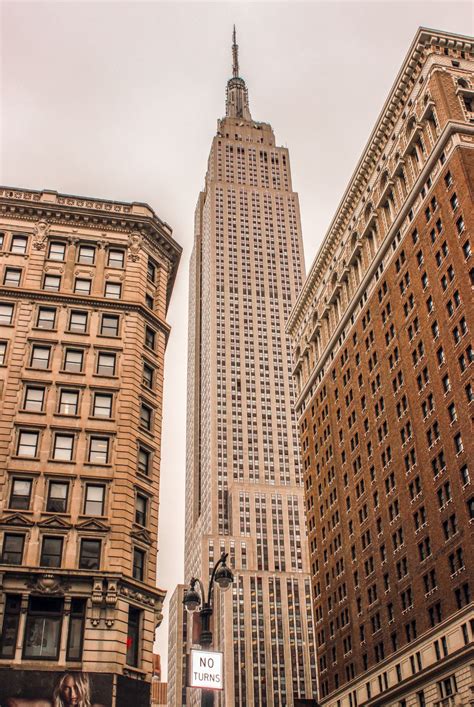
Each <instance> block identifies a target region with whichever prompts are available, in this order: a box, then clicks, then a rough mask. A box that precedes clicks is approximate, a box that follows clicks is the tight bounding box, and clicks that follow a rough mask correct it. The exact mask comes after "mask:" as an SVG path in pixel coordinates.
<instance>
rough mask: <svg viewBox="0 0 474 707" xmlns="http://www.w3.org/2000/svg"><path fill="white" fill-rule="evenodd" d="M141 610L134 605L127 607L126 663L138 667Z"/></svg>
mask: <svg viewBox="0 0 474 707" xmlns="http://www.w3.org/2000/svg"><path fill="white" fill-rule="evenodd" d="M140 623H141V611H140V609H136V608H135V607H134V606H129V608H128V631H127V658H126V661H127V665H130V666H132V667H134V668H138V665H139V647H140Z"/></svg>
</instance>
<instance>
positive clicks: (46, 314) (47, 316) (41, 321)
mask: <svg viewBox="0 0 474 707" xmlns="http://www.w3.org/2000/svg"><path fill="white" fill-rule="evenodd" d="M36 326H37V327H38V328H39V329H54V328H55V326H56V310H55V309H54V308H52V307H39V308H38V318H37V320H36Z"/></svg>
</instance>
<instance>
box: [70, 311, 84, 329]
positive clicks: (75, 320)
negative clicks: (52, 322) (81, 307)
mask: <svg viewBox="0 0 474 707" xmlns="http://www.w3.org/2000/svg"><path fill="white" fill-rule="evenodd" d="M87 316H88V315H87V312H79V311H77V310H73V311H72V312H71V316H70V317H69V331H73V332H78V333H79V334H85V333H86V331H87Z"/></svg>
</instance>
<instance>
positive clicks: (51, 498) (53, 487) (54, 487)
mask: <svg viewBox="0 0 474 707" xmlns="http://www.w3.org/2000/svg"><path fill="white" fill-rule="evenodd" d="M68 491H69V484H68V483H67V481H50V482H49V486H48V498H47V499H46V510H47V512H48V513H66V511H67V497H68Z"/></svg>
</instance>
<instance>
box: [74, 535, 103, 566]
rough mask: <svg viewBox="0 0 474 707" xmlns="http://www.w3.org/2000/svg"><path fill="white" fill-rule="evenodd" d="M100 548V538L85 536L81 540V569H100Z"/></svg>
mask: <svg viewBox="0 0 474 707" xmlns="http://www.w3.org/2000/svg"><path fill="white" fill-rule="evenodd" d="M100 550H101V541H100V540H89V539H87V538H83V539H82V540H81V549H80V552H79V569H81V570H98V569H100Z"/></svg>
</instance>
